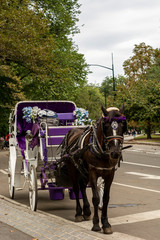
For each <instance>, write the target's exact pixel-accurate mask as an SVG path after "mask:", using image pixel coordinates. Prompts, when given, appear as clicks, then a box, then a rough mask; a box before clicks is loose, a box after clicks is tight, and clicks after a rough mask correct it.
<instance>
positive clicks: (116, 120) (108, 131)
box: [101, 105, 127, 166]
mask: <svg viewBox="0 0 160 240" xmlns="http://www.w3.org/2000/svg"><path fill="white" fill-rule="evenodd" d="M102 112H103V116H102V119H101V129H102V133H103V134H102V135H103V150H104V152H106V153H108V155H109V163H110V166H115V165H116V164H117V163H118V162H119V161H120V159H121V158H122V147H123V134H124V133H125V132H126V131H127V122H126V117H125V116H124V115H123V112H124V105H122V106H121V108H120V110H119V109H118V108H115V107H111V108H107V109H105V108H104V107H103V106H102Z"/></svg>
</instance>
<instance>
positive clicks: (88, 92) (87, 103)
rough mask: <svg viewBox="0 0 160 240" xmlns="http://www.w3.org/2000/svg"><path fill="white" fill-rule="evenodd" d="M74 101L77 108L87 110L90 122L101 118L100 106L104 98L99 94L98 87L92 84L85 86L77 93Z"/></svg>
mask: <svg viewBox="0 0 160 240" xmlns="http://www.w3.org/2000/svg"><path fill="white" fill-rule="evenodd" d="M74 101H75V103H76V105H77V106H78V107H82V108H84V109H86V110H88V112H89V117H90V118H91V119H92V120H97V119H98V118H99V117H100V116H101V114H102V112H101V106H102V105H103V104H104V97H103V95H102V94H101V93H100V90H99V87H98V86H95V85H93V84H90V85H85V86H84V87H83V88H81V89H79V91H77V96H76V98H75V99H74Z"/></svg>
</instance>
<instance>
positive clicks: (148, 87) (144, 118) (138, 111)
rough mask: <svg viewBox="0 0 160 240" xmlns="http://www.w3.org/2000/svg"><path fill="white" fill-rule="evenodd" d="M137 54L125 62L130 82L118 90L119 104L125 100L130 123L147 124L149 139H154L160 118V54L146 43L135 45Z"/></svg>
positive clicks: (126, 81)
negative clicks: (153, 132)
mask: <svg viewBox="0 0 160 240" xmlns="http://www.w3.org/2000/svg"><path fill="white" fill-rule="evenodd" d="M133 52H134V55H133V56H132V57H131V58H130V59H128V60H126V61H125V62H124V70H125V74H126V78H125V80H124V82H123V83H121V84H120V85H119V86H118V93H117V97H118V98H117V101H119V99H123V101H124V102H125V103H126V112H127V116H128V119H129V120H134V121H137V122H143V126H144V127H145V128H146V132H147V138H151V130H152V125H153V123H154V122H155V121H157V117H158V116H159V117H160V115H159V113H158V112H159V107H158V106H159V104H160V101H159V100H160V97H159V96H160V95H159V93H160V92H159V89H160V81H159V74H160V72H159V71H160V68H159V56H160V55H159V53H160V52H159V50H158V49H155V50H154V49H153V48H152V47H150V46H146V45H145V44H144V43H141V44H139V45H135V48H134V50H133ZM157 114H158V115H157Z"/></svg>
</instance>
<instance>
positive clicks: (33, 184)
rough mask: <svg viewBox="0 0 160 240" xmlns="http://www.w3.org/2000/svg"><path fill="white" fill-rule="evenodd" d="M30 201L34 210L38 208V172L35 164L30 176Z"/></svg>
mask: <svg viewBox="0 0 160 240" xmlns="http://www.w3.org/2000/svg"><path fill="white" fill-rule="evenodd" d="M29 203H30V208H31V210H32V211H36V209H37V174H36V169H35V166H33V165H32V166H31V168H30V178H29Z"/></svg>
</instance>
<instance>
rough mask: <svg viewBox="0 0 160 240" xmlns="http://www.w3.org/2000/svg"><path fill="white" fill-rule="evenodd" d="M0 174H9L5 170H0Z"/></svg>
mask: <svg viewBox="0 0 160 240" xmlns="http://www.w3.org/2000/svg"><path fill="white" fill-rule="evenodd" d="M0 172H1V173H3V174H8V172H6V171H5V170H3V169H0Z"/></svg>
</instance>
